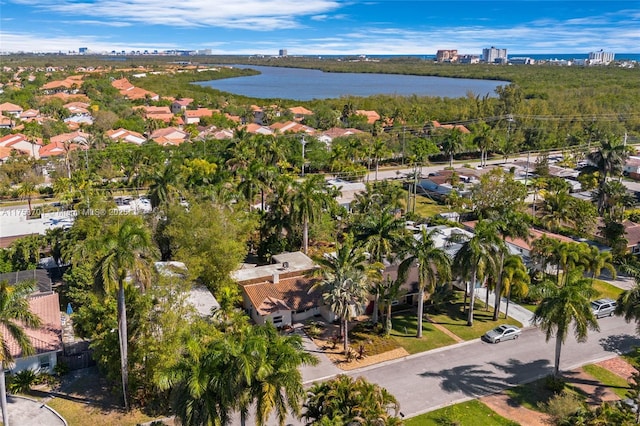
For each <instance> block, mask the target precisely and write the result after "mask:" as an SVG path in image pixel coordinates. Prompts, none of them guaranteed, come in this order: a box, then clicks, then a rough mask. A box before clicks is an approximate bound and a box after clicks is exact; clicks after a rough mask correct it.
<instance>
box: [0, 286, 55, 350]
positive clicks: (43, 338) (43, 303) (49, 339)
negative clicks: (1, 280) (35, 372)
mask: <svg viewBox="0 0 640 426" xmlns="http://www.w3.org/2000/svg"><path fill="white" fill-rule="evenodd" d="M29 307H30V309H31V312H33V313H34V314H36V315H37V316H38V317H40V319H41V321H42V326H40V327H39V328H37V329H30V328H25V329H24V331H25V333H26V334H27V336H28V337H29V340H30V341H31V344H32V345H33V347H34V349H35V350H36V353H38V354H41V353H46V352H52V351H60V350H62V324H61V322H60V302H59V299H58V293H55V292H53V293H49V294H46V295H43V296H34V297H31V298H30V299H29ZM0 332H2V334H3V336H4V338H5V341H6V342H7V345H8V346H9V350H10V351H11V355H12V356H13V357H14V358H20V357H22V351H21V350H20V346H18V343H17V342H16V341H15V340H14V339H13V338H12V337H11V335H10V334H9V332H8V331H7V329H6V328H5V327H3V326H0Z"/></svg>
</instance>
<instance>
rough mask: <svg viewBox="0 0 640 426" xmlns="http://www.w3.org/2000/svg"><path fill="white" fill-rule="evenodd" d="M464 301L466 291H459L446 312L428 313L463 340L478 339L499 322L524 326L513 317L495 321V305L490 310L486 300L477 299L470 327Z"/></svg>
mask: <svg viewBox="0 0 640 426" xmlns="http://www.w3.org/2000/svg"><path fill="white" fill-rule="evenodd" d="M463 303H464V293H463V292H462V291H457V292H456V299H455V300H454V301H453V302H452V303H451V304H450V305H449V306H448V307H447V310H446V312H443V313H439V314H428V315H429V318H430V319H431V320H432V321H433V322H435V323H438V324H440V325H442V326H443V327H445V328H446V329H447V330H449V331H451V332H452V333H453V334H455V335H456V336H458V337H460V338H461V339H463V340H472V339H477V338H478V337H481V336H482V335H483V334H484V333H486V332H487V331H489V330H491V329H492V328H495V327H496V326H498V325H499V324H513V325H516V326H518V327H522V324H521V323H520V322H519V321H516V320H514V319H512V318H508V319H503V318H501V319H499V320H498V321H493V307H490V308H489V310H488V311H487V310H485V307H484V306H485V305H484V302H483V301H481V300H479V299H476V301H475V304H474V310H473V312H474V314H473V326H472V327H469V326H468V325H467V313H466V312H465V311H464V310H463V309H464V308H463ZM467 303H468V300H467Z"/></svg>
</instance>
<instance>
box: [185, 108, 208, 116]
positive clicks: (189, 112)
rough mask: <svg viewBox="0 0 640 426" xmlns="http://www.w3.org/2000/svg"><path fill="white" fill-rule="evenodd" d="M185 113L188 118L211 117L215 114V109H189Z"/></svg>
mask: <svg viewBox="0 0 640 426" xmlns="http://www.w3.org/2000/svg"><path fill="white" fill-rule="evenodd" d="M184 115H185V117H188V118H195V117H198V118H201V117H211V116H212V115H213V111H212V110H210V109H209V108H198V109H188V110H186V111H185V112H184Z"/></svg>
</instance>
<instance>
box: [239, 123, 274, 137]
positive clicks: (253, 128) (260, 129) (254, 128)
mask: <svg viewBox="0 0 640 426" xmlns="http://www.w3.org/2000/svg"><path fill="white" fill-rule="evenodd" d="M244 128H245V130H246V131H247V133H252V134H256V135H272V134H273V130H272V129H271V128H270V127H267V126H261V125H260V124H256V123H249V124H247V125H246V126H244Z"/></svg>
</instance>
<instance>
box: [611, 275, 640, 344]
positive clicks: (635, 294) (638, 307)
mask: <svg viewBox="0 0 640 426" xmlns="http://www.w3.org/2000/svg"><path fill="white" fill-rule="evenodd" d="M638 272H640V271H638ZM634 278H635V280H636V285H635V286H634V287H633V288H630V289H628V290H625V291H623V292H622V293H621V294H620V296H618V300H617V302H618V304H617V306H616V315H621V316H623V317H624V319H625V321H627V322H631V320H633V321H635V322H636V333H639V334H640V276H638V275H636V276H635V277H634Z"/></svg>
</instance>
